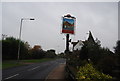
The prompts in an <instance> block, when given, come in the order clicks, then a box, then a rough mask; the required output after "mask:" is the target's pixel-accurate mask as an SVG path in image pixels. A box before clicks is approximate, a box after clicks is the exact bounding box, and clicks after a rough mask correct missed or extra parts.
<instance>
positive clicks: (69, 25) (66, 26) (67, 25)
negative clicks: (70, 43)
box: [62, 18, 75, 34]
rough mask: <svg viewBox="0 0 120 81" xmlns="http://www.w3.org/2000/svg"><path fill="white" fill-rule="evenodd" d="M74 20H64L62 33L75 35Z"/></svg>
mask: <svg viewBox="0 0 120 81" xmlns="http://www.w3.org/2000/svg"><path fill="white" fill-rule="evenodd" d="M74 21H75V20H74V19H68V18H63V26H62V33H68V34H74Z"/></svg>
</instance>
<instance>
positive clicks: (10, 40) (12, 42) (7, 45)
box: [2, 37, 28, 60]
mask: <svg viewBox="0 0 120 81" xmlns="http://www.w3.org/2000/svg"><path fill="white" fill-rule="evenodd" d="M18 43H19V40H18V39H16V38H14V37H7V38H6V39H5V40H2V59H3V60H9V59H14V60H15V59H17V56H18ZM20 48H21V49H20V59H25V58H27V56H28V49H27V48H26V46H25V43H24V42H23V41H21V42H20Z"/></svg>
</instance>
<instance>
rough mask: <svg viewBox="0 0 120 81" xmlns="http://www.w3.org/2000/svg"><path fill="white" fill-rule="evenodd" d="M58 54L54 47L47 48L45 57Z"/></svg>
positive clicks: (52, 56) (53, 56)
mask: <svg viewBox="0 0 120 81" xmlns="http://www.w3.org/2000/svg"><path fill="white" fill-rule="evenodd" d="M56 56H57V55H56V53H55V50H53V49H50V50H47V52H46V55H45V57H48V58H55V57H56Z"/></svg>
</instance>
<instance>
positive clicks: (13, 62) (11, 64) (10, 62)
mask: <svg viewBox="0 0 120 81" xmlns="http://www.w3.org/2000/svg"><path fill="white" fill-rule="evenodd" d="M51 60H55V59H52V58H43V59H31V60H20V61H19V62H18V61H17V60H5V61H3V62H2V69H6V68H11V67H16V66H21V65H26V64H32V63H40V62H46V61H51ZM0 69H1V68H0Z"/></svg>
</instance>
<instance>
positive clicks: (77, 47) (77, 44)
mask: <svg viewBox="0 0 120 81" xmlns="http://www.w3.org/2000/svg"><path fill="white" fill-rule="evenodd" d="M72 44H73V51H75V50H81V48H82V46H83V45H84V43H83V41H81V40H78V41H77V42H72Z"/></svg>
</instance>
